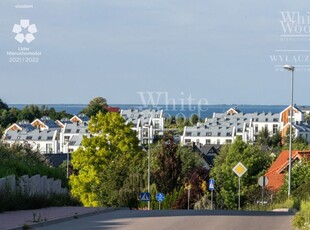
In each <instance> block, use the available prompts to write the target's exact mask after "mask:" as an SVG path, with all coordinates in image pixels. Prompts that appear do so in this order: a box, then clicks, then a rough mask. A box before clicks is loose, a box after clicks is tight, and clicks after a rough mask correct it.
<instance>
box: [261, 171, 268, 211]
mask: <svg viewBox="0 0 310 230" xmlns="http://www.w3.org/2000/svg"><path fill="white" fill-rule="evenodd" d="M268 182H269V180H268V178H267V177H266V176H261V177H260V178H259V179H258V184H259V185H260V186H261V187H262V205H263V206H264V190H265V186H266V185H267V184H268Z"/></svg>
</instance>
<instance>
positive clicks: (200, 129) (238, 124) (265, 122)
mask: <svg viewBox="0 0 310 230" xmlns="http://www.w3.org/2000/svg"><path fill="white" fill-rule="evenodd" d="M289 111H290V106H289V107H287V108H286V109H285V110H283V111H282V112H281V113H257V112H255V113H242V112H240V111H239V110H237V109H234V108H231V109H229V110H228V111H226V112H225V113H214V114H213V116H212V118H206V119H205V122H204V123H203V124H199V123H198V124H197V125H196V126H191V127H184V131H183V136H182V137H181V144H182V145H192V143H195V144H203V145H204V144H227V143H231V142H233V141H234V139H235V138H236V137H237V136H240V137H241V138H242V140H243V141H244V142H255V141H256V137H257V135H258V134H259V132H260V131H261V130H262V129H263V128H267V129H268V131H269V133H270V135H273V134H275V133H276V132H277V131H280V133H281V135H282V137H283V136H284V132H286V131H287V126H288V127H289V123H288V121H289V119H290V116H289V115H290V113H289ZM292 118H293V122H294V126H293V128H294V129H296V130H297V131H296V135H302V136H304V137H305V138H307V139H308V140H309V141H310V133H308V132H309V130H310V129H309V128H308V127H307V125H306V124H304V123H303V119H304V117H303V114H302V112H301V111H300V110H299V109H298V108H295V107H294V109H293V117H292Z"/></svg>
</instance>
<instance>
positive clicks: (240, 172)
mask: <svg viewBox="0 0 310 230" xmlns="http://www.w3.org/2000/svg"><path fill="white" fill-rule="evenodd" d="M247 170H248V169H247V168H246V167H245V166H244V165H243V164H242V163H241V162H239V163H238V164H236V166H235V167H234V168H233V171H234V172H235V173H236V174H237V176H238V177H242V175H243V174H244V173H245V172H246V171H247Z"/></svg>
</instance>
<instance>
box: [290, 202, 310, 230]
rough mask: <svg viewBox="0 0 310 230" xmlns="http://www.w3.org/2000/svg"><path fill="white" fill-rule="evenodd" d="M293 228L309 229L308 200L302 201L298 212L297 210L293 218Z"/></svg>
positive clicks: (309, 210)
mask: <svg viewBox="0 0 310 230" xmlns="http://www.w3.org/2000/svg"><path fill="white" fill-rule="evenodd" d="M293 225H294V227H295V228H297V229H300V230H306V229H310V201H309V200H308V201H302V202H301V207H300V212H298V213H297V214H296V215H295V217H294V220H293Z"/></svg>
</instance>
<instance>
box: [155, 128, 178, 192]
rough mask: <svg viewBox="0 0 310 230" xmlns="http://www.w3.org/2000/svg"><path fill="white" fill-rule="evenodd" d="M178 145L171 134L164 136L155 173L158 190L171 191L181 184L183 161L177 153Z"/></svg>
mask: <svg viewBox="0 0 310 230" xmlns="http://www.w3.org/2000/svg"><path fill="white" fill-rule="evenodd" d="M177 150H178V146H177V144H176V143H174V139H173V136H172V135H171V134H165V135H164V136H163V138H162V143H161V150H160V151H159V153H158V154H157V159H156V161H157V169H156V170H155V171H154V173H153V178H154V181H155V183H156V185H157V188H158V191H160V192H163V193H166V194H167V193H170V192H172V191H173V190H174V189H175V188H177V187H178V186H179V183H180V181H179V179H180V174H181V171H182V165H181V164H182V162H181V158H180V156H179V155H178V154H177Z"/></svg>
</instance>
